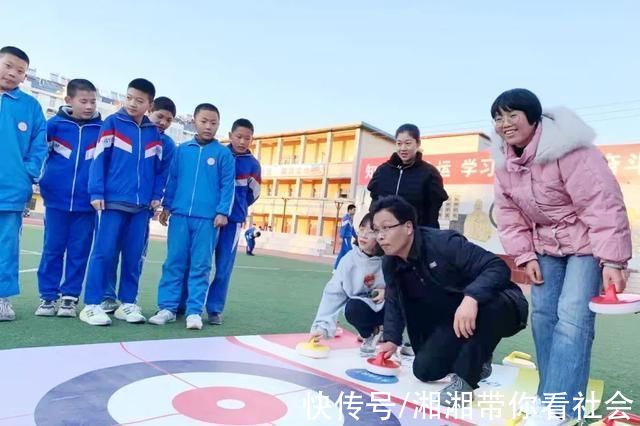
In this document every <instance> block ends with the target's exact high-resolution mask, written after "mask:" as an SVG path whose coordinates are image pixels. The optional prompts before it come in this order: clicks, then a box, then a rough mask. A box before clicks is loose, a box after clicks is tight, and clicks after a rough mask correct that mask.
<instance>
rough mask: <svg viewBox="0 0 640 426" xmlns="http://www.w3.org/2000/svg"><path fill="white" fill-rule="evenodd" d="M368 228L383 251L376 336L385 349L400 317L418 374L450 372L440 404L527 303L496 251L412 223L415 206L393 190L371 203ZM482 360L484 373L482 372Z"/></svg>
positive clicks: (463, 394)
mask: <svg viewBox="0 0 640 426" xmlns="http://www.w3.org/2000/svg"><path fill="white" fill-rule="evenodd" d="M372 213H373V214H374V218H373V228H374V232H375V233H376V235H377V240H378V243H379V244H380V246H381V247H382V249H383V250H384V252H385V257H384V259H383V263H382V265H383V273H384V278H385V282H386V295H385V319H384V340H385V343H383V344H382V346H381V351H382V352H384V353H385V354H386V356H387V357H390V356H392V355H393V354H394V353H395V352H396V350H397V347H398V345H400V344H401V343H402V333H403V331H404V327H405V324H406V326H407V332H408V334H409V339H410V341H411V345H412V346H413V348H414V351H415V354H416V357H415V360H414V363H413V373H414V375H415V376H416V377H417V378H418V379H420V380H421V381H424V382H430V381H435V380H439V379H441V378H443V377H445V376H446V375H447V374H450V373H453V375H452V380H451V383H450V384H449V385H448V386H447V387H445V388H444V389H443V390H442V391H441V393H440V404H441V405H445V406H453V405H459V404H460V402H461V401H465V402H466V401H468V400H469V398H470V397H471V395H472V392H473V389H475V388H477V387H478V382H479V381H480V380H481V378H484V376H488V375H490V374H491V373H490V366H491V364H490V363H491V356H492V354H493V351H494V349H495V348H496V346H497V345H498V343H499V342H500V340H501V339H502V338H503V337H509V336H512V335H514V334H516V333H517V332H518V331H520V330H522V329H523V328H524V327H525V326H526V321H527V315H528V304H527V301H526V299H525V298H524V295H523V294H522V291H521V290H520V288H519V287H518V286H517V285H515V284H513V283H512V282H511V281H510V276H511V271H510V270H509V268H508V266H507V265H506V264H505V263H504V262H503V261H502V260H501V259H500V258H499V257H497V256H496V255H494V254H493V253H490V252H488V251H486V250H484V249H483V248H481V247H479V246H477V245H475V244H472V243H470V242H468V241H467V240H466V239H465V238H464V237H463V236H461V235H460V234H458V233H457V232H455V231H449V230H436V229H431V228H427V227H416V214H415V211H414V210H413V208H412V207H411V205H409V204H408V203H407V202H406V201H404V200H403V199H402V198H400V197H396V196H390V197H384V198H381V199H380V200H378V201H377V202H376V203H375V204H374V205H373V206H372ZM483 366H484V373H485V374H483Z"/></svg>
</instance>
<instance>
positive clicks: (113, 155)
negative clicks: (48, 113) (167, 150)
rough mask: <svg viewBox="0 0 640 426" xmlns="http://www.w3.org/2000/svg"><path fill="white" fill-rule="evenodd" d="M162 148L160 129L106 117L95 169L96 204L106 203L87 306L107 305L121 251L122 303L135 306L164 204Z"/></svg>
mask: <svg viewBox="0 0 640 426" xmlns="http://www.w3.org/2000/svg"><path fill="white" fill-rule="evenodd" d="M162 154H163V153H162V142H161V140H160V132H159V131H158V128H157V127H156V125H155V124H153V123H151V122H150V121H149V119H148V118H147V117H143V120H142V122H141V124H140V125H138V123H136V122H135V121H134V120H133V119H132V118H131V116H129V115H128V114H127V113H126V111H125V110H124V109H121V110H120V111H118V112H117V113H115V114H113V115H111V116H109V117H107V118H106V119H105V121H104V123H103V124H102V128H101V130H100V138H99V139H98V143H97V144H96V150H95V153H94V157H93V162H92V164H91V168H90V169H89V195H90V197H91V200H92V201H93V200H104V201H105V204H106V210H104V211H102V212H101V213H100V214H99V215H98V224H97V229H96V235H95V243H94V245H93V251H92V252H91V256H90V258H89V269H88V271H87V285H86V290H85V296H84V303H85V304H86V305H97V304H100V303H101V302H102V300H103V297H104V293H105V291H106V288H107V285H108V280H109V278H108V277H109V274H111V273H112V271H113V270H114V269H115V268H116V264H117V256H118V253H119V251H120V248H122V264H121V268H120V292H119V295H118V298H119V299H120V300H121V301H122V302H123V303H135V302H136V298H137V295H138V282H139V280H140V273H141V271H142V262H141V259H142V254H143V252H144V245H145V238H146V234H147V229H148V225H149V206H150V204H151V201H152V200H160V199H162V190H163V186H164V185H163V179H164V178H163V175H162Z"/></svg>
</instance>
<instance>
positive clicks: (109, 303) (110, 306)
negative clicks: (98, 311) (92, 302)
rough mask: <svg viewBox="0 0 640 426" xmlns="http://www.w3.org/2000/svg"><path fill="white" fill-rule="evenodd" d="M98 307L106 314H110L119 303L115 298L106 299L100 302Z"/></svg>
mask: <svg viewBox="0 0 640 426" xmlns="http://www.w3.org/2000/svg"><path fill="white" fill-rule="evenodd" d="M100 307H101V308H102V310H103V311H104V312H105V313H107V314H112V313H114V312H115V311H116V309H118V308H119V307H120V304H119V303H118V301H117V300H113V299H106V300H104V301H103V302H102V303H101V304H100Z"/></svg>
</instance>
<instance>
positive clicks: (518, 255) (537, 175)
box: [492, 108, 631, 266]
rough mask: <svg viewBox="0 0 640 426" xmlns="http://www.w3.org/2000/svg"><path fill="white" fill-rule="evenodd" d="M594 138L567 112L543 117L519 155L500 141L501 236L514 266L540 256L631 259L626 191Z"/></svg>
mask: <svg viewBox="0 0 640 426" xmlns="http://www.w3.org/2000/svg"><path fill="white" fill-rule="evenodd" d="M594 139H595V133H594V131H593V130H592V129H591V128H590V127H589V126H587V125H586V124H585V123H584V122H583V121H582V120H581V119H580V118H579V117H577V116H576V115H575V114H574V113H573V112H571V111H569V110H567V109H564V108H558V109H555V110H550V111H545V112H544V114H543V118H542V123H541V124H540V125H538V128H537V130H536V134H535V135H534V138H533V140H532V141H531V143H529V145H527V147H526V148H525V150H524V153H523V154H522V156H521V157H518V156H517V155H516V154H515V153H514V152H513V150H512V149H511V147H508V146H507V145H506V144H505V143H504V142H503V141H502V139H501V138H500V137H498V136H495V137H494V141H493V147H492V148H493V149H492V151H493V157H494V160H495V163H496V181H495V185H494V188H495V207H496V219H497V223H498V232H499V234H500V240H501V242H502V245H503V247H504V249H505V251H506V253H507V254H508V255H510V256H514V257H515V262H516V265H518V266H521V265H523V264H525V263H526V262H528V261H530V260H533V259H536V258H537V254H548V255H552V256H566V255H572V254H579V255H590V254H592V255H594V256H595V257H597V258H598V259H600V261H609V262H615V263H620V264H626V262H627V261H628V260H629V259H630V258H631V233H630V231H629V220H628V218H627V211H626V208H625V205H624V200H623V197H622V192H621V191H620V186H619V185H618V182H617V181H616V179H615V177H614V176H613V173H612V172H611V170H610V169H609V166H608V165H607V161H606V159H605V158H604V156H603V154H602V153H601V152H600V151H599V150H598V148H596V147H595V145H594V144H593V140H594Z"/></svg>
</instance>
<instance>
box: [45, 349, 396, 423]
mask: <svg viewBox="0 0 640 426" xmlns="http://www.w3.org/2000/svg"><path fill="white" fill-rule="evenodd" d="M161 370H162V371H161ZM319 392H322V395H323V396H326V397H328V398H329V399H330V400H331V401H333V402H334V403H336V402H337V401H338V399H339V398H340V395H341V392H342V393H343V395H349V394H352V393H353V395H358V396H357V397H356V398H359V399H358V401H361V402H362V403H361V404H359V405H358V407H359V408H360V411H359V412H358V417H359V420H356V419H354V418H353V417H351V416H350V415H349V411H348V410H347V408H348V407H346V406H345V405H343V406H342V415H341V416H339V415H340V412H339V410H340V407H339V406H336V405H332V407H331V409H329V410H326V411H325V413H327V415H328V416H329V417H330V419H327V418H326V417H324V416H323V415H320V416H318V417H317V418H315V419H313V420H312V419H310V417H309V411H308V408H307V407H305V405H304V404H303V400H304V399H308V398H309V395H310V394H311V395H315V396H316V397H317V396H319ZM369 403H371V399H370V397H369V395H367V394H366V393H363V392H360V391H358V390H356V389H354V388H352V387H350V386H348V385H345V384H341V383H338V382H334V381H332V380H330V379H328V378H325V377H321V376H317V375H314V374H310V373H306V372H302V371H297V370H292V369H287V368H281V367H274V366H269V365H261V364H251V363H243V362H231V361H207V360H172V361H157V362H153V365H149V364H146V363H134V364H125V365H119V366H114V367H108V368H103V369H100V370H94V371H90V372H87V373H85V374H82V375H80V376H77V377H74V378H72V379H70V380H68V381H66V382H63V383H61V384H59V385H58V386H56V387H54V388H53V389H51V390H50V391H49V392H47V393H46V394H45V395H44V397H43V398H42V399H41V400H40V401H39V403H38V405H37V407H36V410H35V413H34V419H35V422H36V424H38V425H51V424H122V423H131V422H138V421H142V420H145V422H144V424H145V425H147V424H148V425H171V424H180V425H190V424H192V425H206V424H226V425H248V424H273V423H276V424H278V425H300V424H302V423H304V424H310V425H321V424H322V425H329V424H332V425H335V424H337V422H336V421H337V419H338V418H339V417H342V419H343V420H342V421H343V423H342V424H344V425H353V426H355V425H361V424H374V425H375V424H382V423H383V422H382V421H381V420H380V418H381V416H383V415H384V414H381V413H380V412H375V411H374V407H372V406H371V405H367V404H369ZM384 424H385V425H387V424H389V425H399V424H400V421H399V420H398V419H397V417H395V416H393V415H392V416H391V418H390V419H389V420H386V421H385V422H384Z"/></svg>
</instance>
